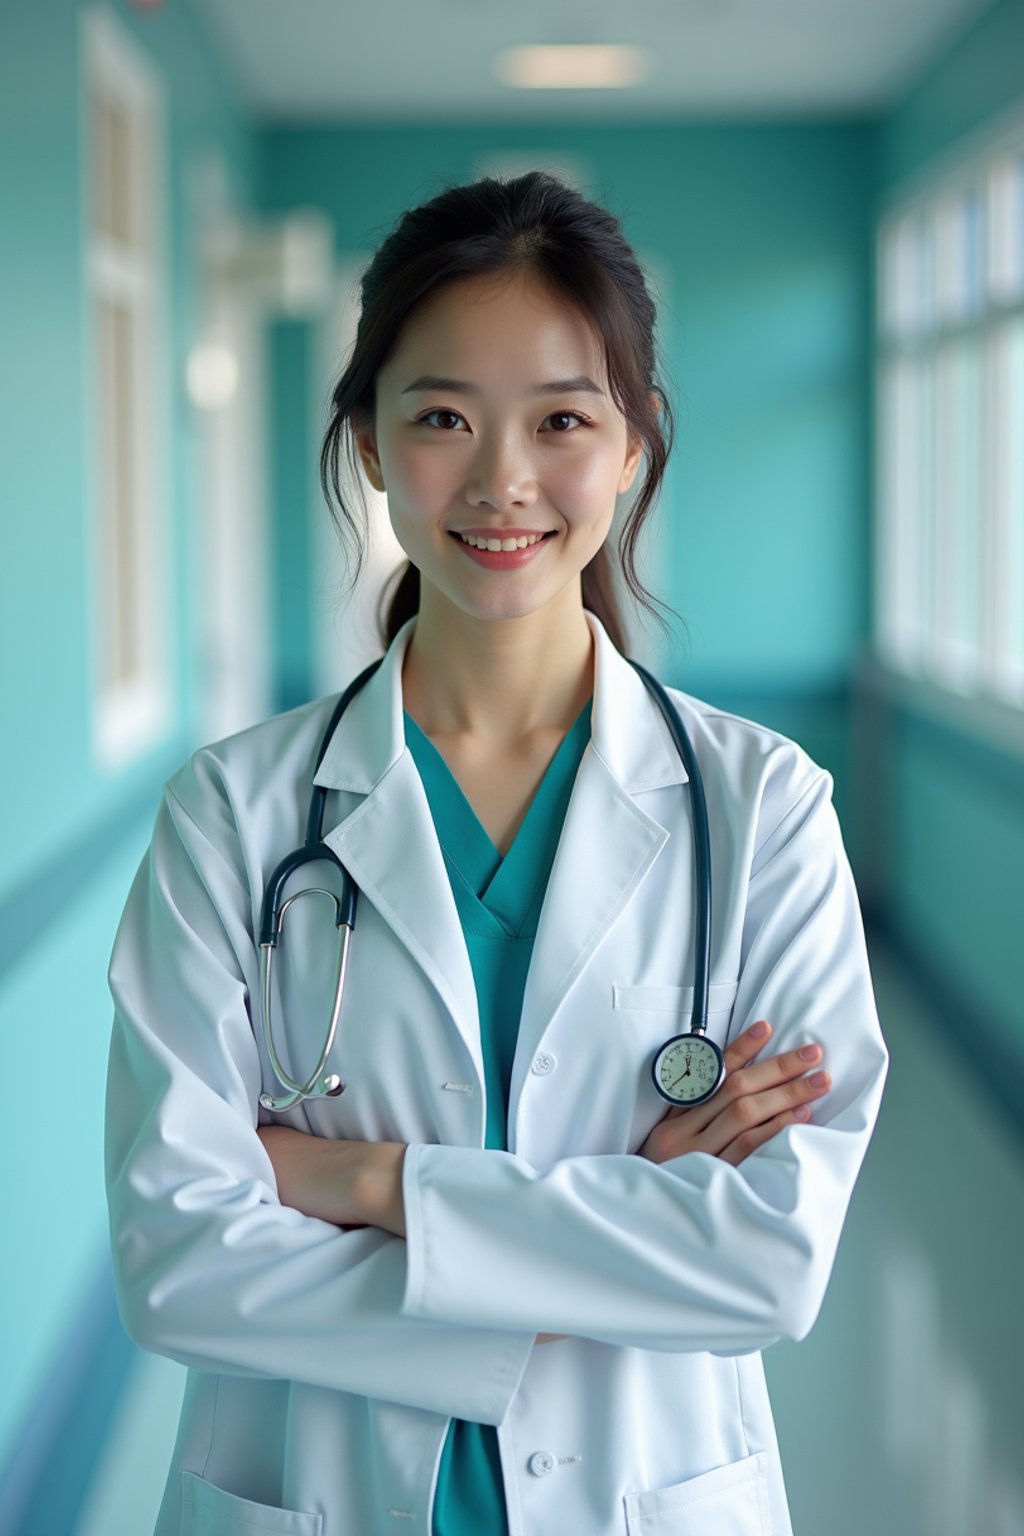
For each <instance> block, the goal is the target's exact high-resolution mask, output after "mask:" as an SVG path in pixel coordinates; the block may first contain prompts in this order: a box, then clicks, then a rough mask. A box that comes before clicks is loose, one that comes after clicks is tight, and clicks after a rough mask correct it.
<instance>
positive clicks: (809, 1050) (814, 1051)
mask: <svg viewBox="0 0 1024 1536" xmlns="http://www.w3.org/2000/svg"><path fill="white" fill-rule="evenodd" d="M800 1055H801V1057H802V1058H803V1060H804V1061H817V1059H818V1057H819V1056H820V1055H821V1046H820V1045H805V1046H804V1048H803V1049H802V1051H801V1052H800Z"/></svg>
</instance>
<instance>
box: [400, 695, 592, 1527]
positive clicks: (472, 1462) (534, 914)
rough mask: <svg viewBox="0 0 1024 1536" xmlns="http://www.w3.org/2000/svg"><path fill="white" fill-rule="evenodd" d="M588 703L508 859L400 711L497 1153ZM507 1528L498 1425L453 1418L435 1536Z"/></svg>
mask: <svg viewBox="0 0 1024 1536" xmlns="http://www.w3.org/2000/svg"><path fill="white" fill-rule="evenodd" d="M591 703H592V701H591V700H589V699H588V701H587V703H586V704H585V705H584V707H583V709H582V710H581V712H580V714H579V715H578V716H577V717H576V720H575V722H574V723H573V725H572V726H571V727H570V728H569V730H568V731H567V732H566V734H565V736H564V737H563V739H562V742H561V744H560V745H559V747H558V750H557V751H556V753H555V755H554V757H553V758H552V759H551V762H550V763H549V764H548V767H547V770H546V772H545V774H544V777H543V779H542V780H541V782H540V784H539V786H538V788H537V791H536V793H535V795H534V797H533V799H532V800H531V802H530V805H529V808H528V810H527V812H526V815H525V817H524V818H523V821H522V823H521V825H520V827H519V830H518V832H517V833H516V835H515V839H514V840H513V842H512V845H511V847H510V848H509V849H508V851H507V853H506V854H505V855H504V857H502V855H501V853H500V852H499V851H498V849H497V848H496V847H495V845H494V843H493V841H492V840H491V838H490V836H489V834H488V833H487V831H486V830H485V828H484V827H483V825H482V823H481V822H480V820H479V818H478V817H477V815H476V812H475V811H474V810H473V807H472V806H471V805H470V803H469V801H468V800H467V799H466V796H465V795H464V794H463V792H462V788H461V786H460V784H459V782H458V780H457V779H456V778H455V775H454V774H453V773H452V771H451V769H450V768H449V767H448V764H447V762H446V761H445V759H444V757H443V756H442V754H441V753H440V752H439V751H438V749H437V748H436V747H435V746H434V743H433V742H432V741H431V740H430V737H429V736H427V735H426V733H425V732H424V731H423V730H421V728H420V727H419V726H418V725H417V723H416V721H415V720H414V719H413V718H412V716H411V715H410V714H409V713H408V711H403V715H404V721H405V740H406V745H407V746H408V748H409V751H410V752H411V753H412V757H413V761H414V762H415V764H416V767H417V769H418V771H419V775H420V778H421V779H422V781H423V787H424V790H425V791H426V796H427V801H428V803H429V806H430V814H431V817H432V818H433V822H434V828H435V830H436V832H437V837H438V841H439V843H440V845H441V851H442V853H443V855H444V862H445V868H446V869H447V871H448V878H449V880H450V881H451V887H452V892H453V894H454V897H455V904H456V907H457V909H458V913H459V919H460V921H461V923H462V931H463V934H464V935H465V939H466V947H467V950H468V951H469V959H470V963H471V965H472V968H473V977H474V980H475V982H476V992H477V1004H478V1011H479V1014H480V1044H481V1053H482V1056H483V1064H484V1080H485V1086H486V1092H487V1119H486V1131H485V1142H484V1144H485V1146H487V1147H493V1148H497V1149H498V1150H501V1151H505V1150H506V1149H507V1139H506V1138H507V1124H508V1092H509V1083H510V1080H511V1076H512V1062H513V1059H514V1057H515V1049H516V1039H517V1036H518V1033H519V1019H520V1015H521V1013H522V1007H523V993H524V991H525V988H526V977H527V972H528V971H529V967H530V956H531V954H532V952H533V941H534V938H535V936H536V933H537V922H538V919H539V917H540V909H541V906H542V904H543V901H544V892H545V889H546V887H547V882H548V876H549V874H550V873H551V866H552V864H553V863H554V859H555V850H556V849H557V847H558V839H559V836H560V834H561V830H562V823H563V821H564V820H565V813H566V810H567V809H568V805H569V800H570V797H571V795H572V787H573V783H574V782H575V779H576V773H577V770H578V768H579V765H580V760H581V758H582V756H583V753H584V751H585V749H586V746H587V743H588V741H589V740H590V716H591ZM507 1530H508V1524H507V1520H506V1515H505V1496H504V1485H503V1481H502V1473H501V1461H500V1458H499V1454H498V1437H497V1432H496V1430H495V1429H493V1428H492V1427H491V1426H490V1425H487V1424H475V1423H470V1422H468V1421H466V1420H462V1419H453V1420H452V1422H451V1425H450V1427H449V1431H448V1438H447V1440H446V1441H445V1445H444V1449H443V1451H442V1454H441V1464H440V1467H439V1469H438V1478H437V1488H436V1491H435V1497H434V1518H433V1536H504V1533H506V1532H507Z"/></svg>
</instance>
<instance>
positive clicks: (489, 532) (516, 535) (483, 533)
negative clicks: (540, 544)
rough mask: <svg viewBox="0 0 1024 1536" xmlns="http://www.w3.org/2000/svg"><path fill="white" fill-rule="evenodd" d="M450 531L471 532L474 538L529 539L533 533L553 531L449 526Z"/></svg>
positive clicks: (551, 529) (548, 529) (545, 529)
mask: <svg viewBox="0 0 1024 1536" xmlns="http://www.w3.org/2000/svg"><path fill="white" fill-rule="evenodd" d="M449 532H450V533H462V534H472V536H473V538H474V539H524V538H525V539H529V538H532V537H533V535H534V534H535V533H537V534H545V533H553V532H554V529H553V528H451V529H449Z"/></svg>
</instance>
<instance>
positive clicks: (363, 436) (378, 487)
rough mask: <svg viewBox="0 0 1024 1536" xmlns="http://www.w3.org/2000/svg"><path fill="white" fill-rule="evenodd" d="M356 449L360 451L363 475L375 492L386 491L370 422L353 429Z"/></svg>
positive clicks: (374, 435)
mask: <svg viewBox="0 0 1024 1536" xmlns="http://www.w3.org/2000/svg"><path fill="white" fill-rule="evenodd" d="M352 435H353V437H354V438H355V442H356V447H357V448H358V449H359V459H360V462H361V463H362V466H363V473H364V474H365V475H366V478H367V480H369V482H370V484H371V485H372V486H373V488H374V490H375V491H384V490H386V489H387V487H386V486H385V484H384V475H383V472H382V470H381V467H380V459H379V457H378V455H377V438H376V434H375V432H374V429H373V425H372V423H370V422H365V423H364V424H363V425H362V426H359V427H356V426H353V428H352Z"/></svg>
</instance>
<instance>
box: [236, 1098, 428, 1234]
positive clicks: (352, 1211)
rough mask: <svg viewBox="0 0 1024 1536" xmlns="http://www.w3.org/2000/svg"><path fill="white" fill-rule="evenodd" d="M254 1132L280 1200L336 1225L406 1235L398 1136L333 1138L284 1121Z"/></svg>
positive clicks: (401, 1147) (402, 1153)
mask: <svg viewBox="0 0 1024 1536" xmlns="http://www.w3.org/2000/svg"><path fill="white" fill-rule="evenodd" d="M256 1134H257V1136H258V1137H259V1138H260V1141H262V1143H263V1146H264V1148H265V1149H266V1153H267V1156H268V1157H269V1158H270V1161H271V1162H272V1163H273V1165H274V1174H275V1176H276V1178H277V1192H278V1195H279V1197H280V1200H281V1204H282V1205H290V1206H292V1207H293V1208H294V1209H295V1210H297V1211H301V1212H302V1213H303V1215H304V1216H318V1217H319V1218H320V1220H321V1221H330V1222H333V1223H334V1225H335V1226H337V1227H380V1228H381V1229H382V1231H384V1232H392V1233H394V1235H395V1236H396V1237H404V1236H405V1204H404V1201H403V1198H402V1165H403V1162H404V1160H405V1146H404V1144H403V1143H401V1142H398V1141H332V1140H330V1139H329V1138H328V1137H325V1136H307V1135H306V1134H305V1133H304V1132H302V1131H296V1130H293V1129H292V1127H291V1126H287V1125H261V1126H259V1127H258V1129H257V1132H256Z"/></svg>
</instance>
